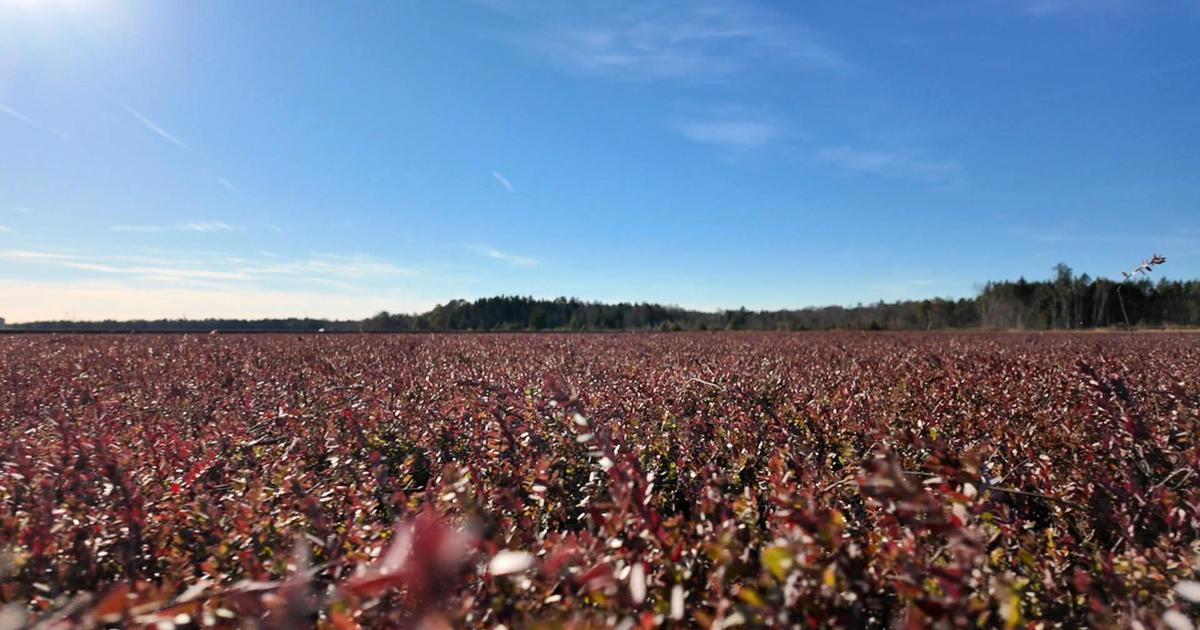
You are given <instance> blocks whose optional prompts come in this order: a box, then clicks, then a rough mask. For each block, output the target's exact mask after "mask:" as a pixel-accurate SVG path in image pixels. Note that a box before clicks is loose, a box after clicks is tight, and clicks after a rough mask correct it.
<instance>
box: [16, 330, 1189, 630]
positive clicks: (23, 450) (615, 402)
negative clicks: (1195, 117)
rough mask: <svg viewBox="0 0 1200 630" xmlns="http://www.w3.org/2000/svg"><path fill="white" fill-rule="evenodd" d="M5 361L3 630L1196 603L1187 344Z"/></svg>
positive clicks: (1094, 340)
mask: <svg viewBox="0 0 1200 630" xmlns="http://www.w3.org/2000/svg"><path fill="white" fill-rule="evenodd" d="M0 353H3V356H4V357H5V361H4V362H3V364H2V365H0V453H3V454H4V455H3V459H2V460H0V464H2V467H0V603H2V604H4V605H5V606H6V608H4V609H2V610H0V622H5V623H7V622H13V620H17V621H15V622H13V623H18V624H19V623H30V624H32V623H43V624H45V626H46V627H70V626H73V625H85V626H87V625H96V624H122V625H126V626H133V627H137V626H147V627H149V626H154V625H156V624H165V622H170V624H172V625H173V626H174V627H179V628H187V627H198V626H204V627H213V626H216V627H241V626H244V625H247V624H250V625H259V626H262V627H271V628H291V627H297V626H306V625H316V626H319V627H324V628H340V629H348V628H360V627H417V626H424V627H495V626H498V625H501V624H503V625H505V626H507V627H510V628H517V627H529V626H532V625H535V624H537V623H543V624H545V625H546V626H547V627H566V628H584V627H612V626H619V627H624V628H649V627H660V626H704V627H728V626H730V625H735V624H737V623H738V622H739V621H740V622H741V623H744V624H746V625H750V626H779V627H790V626H828V627H835V626H836V627H855V626H857V627H891V626H911V627H922V626H944V627H950V626H963V625H982V626H994V627H1009V628H1011V627H1018V626H1021V627H1024V626H1026V625H1036V623H1037V622H1039V621H1045V622H1047V623H1048V624H1050V625H1054V624H1061V625H1063V626H1067V627H1078V626H1089V625H1090V626H1114V627H1128V626H1132V625H1136V624H1141V625H1143V626H1144V627H1147V628H1150V627H1155V626H1159V625H1161V624H1162V623H1164V622H1163V615H1164V614H1167V622H1168V623H1176V624H1178V623H1181V621H1180V620H1182V619H1186V618H1187V617H1189V616H1192V617H1194V615H1195V613H1196V612H1197V609H1195V608H1193V607H1192V606H1194V604H1192V603H1189V601H1188V600H1186V599H1183V597H1187V596H1189V594H1195V593H1196V592H1197V588H1200V587H1196V585H1194V584H1193V583H1190V582H1186V581H1187V580H1195V579H1196V574H1197V570H1198V568H1200V538H1198V537H1197V532H1198V531H1200V523H1198V521H1197V507H1198V506H1200V492H1198V490H1197V488H1198V485H1197V483H1196V480H1197V478H1200V450H1198V448H1197V445H1198V440H1200V427H1198V425H1197V422H1198V421H1200V418H1198V414H1200V383H1198V382H1197V378H1198V375H1200V343H1198V342H1197V338H1196V337H1193V336H1190V335H1182V334H1180V335H1169V334H1161V335H1159V334H1154V335H1097V334H1090V335H1076V336H1068V335H1042V336H1032V335H999V334H997V335H985V334H966V335H948V334H946V335H943V334H937V335H918V334H881V335H871V334H760V333H755V334H703V333H698V334H672V335H622V334H614V335H546V336H533V335H450V336H309V337H303V338H301V337H295V336H204V337H195V336H183V337H181V336H144V335H138V336H7V337H0ZM1178 584H1184V586H1182V587H1176V585H1178ZM1173 587H1175V588H1176V590H1173ZM1181 594H1182V595H1181ZM1168 611H1170V612H1168Z"/></svg>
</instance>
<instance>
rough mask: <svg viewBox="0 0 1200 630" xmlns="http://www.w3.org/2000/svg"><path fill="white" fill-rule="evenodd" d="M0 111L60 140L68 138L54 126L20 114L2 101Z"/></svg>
mask: <svg viewBox="0 0 1200 630" xmlns="http://www.w3.org/2000/svg"><path fill="white" fill-rule="evenodd" d="M0 113H3V114H6V115H8V116H9V117H11V118H14V119H16V120H18V121H20V122H22V123H25V124H26V125H28V126H30V127H33V128H34V129H37V130H38V131H44V132H46V133H48V134H51V135H53V136H57V137H58V138H60V139H62V140H67V139H69V137H68V136H67V134H65V133H63V132H61V131H59V130H57V129H55V128H54V127H50V126H49V125H45V124H42V123H40V122H38V121H36V120H34V119H32V118H30V117H29V116H26V115H25V114H22V113H21V112H19V111H17V110H15V109H13V108H11V107H8V106H7V105H4V104H2V103H0Z"/></svg>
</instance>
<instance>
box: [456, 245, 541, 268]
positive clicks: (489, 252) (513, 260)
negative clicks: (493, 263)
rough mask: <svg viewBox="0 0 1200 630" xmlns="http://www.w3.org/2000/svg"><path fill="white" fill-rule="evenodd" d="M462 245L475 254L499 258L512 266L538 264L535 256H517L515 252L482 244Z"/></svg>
mask: <svg viewBox="0 0 1200 630" xmlns="http://www.w3.org/2000/svg"><path fill="white" fill-rule="evenodd" d="M464 247H466V248H467V249H469V250H471V251H473V252H475V253H476V254H478V255H480V256H483V257H484V258H490V259H492V260H499V261H501V262H505V263H508V264H509V265H512V266H513V267H533V266H534V265H537V264H538V261H537V259H536V258H529V257H526V256H518V255H516V254H509V253H507V252H502V251H500V250H498V249H495V248H493V247H486V246H483V245H464Z"/></svg>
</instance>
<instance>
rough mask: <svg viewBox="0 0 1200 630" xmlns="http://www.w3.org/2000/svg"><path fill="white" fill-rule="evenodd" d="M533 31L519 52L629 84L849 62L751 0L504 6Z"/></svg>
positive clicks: (520, 38)
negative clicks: (760, 66)
mask: <svg viewBox="0 0 1200 630" xmlns="http://www.w3.org/2000/svg"><path fill="white" fill-rule="evenodd" d="M500 8H501V10H503V11H505V12H507V13H510V14H511V15H512V16H514V17H515V18H516V19H519V20H522V21H525V22H526V23H530V22H532V26H531V27H529V28H526V29H525V30H523V31H521V32H519V33H517V34H515V35H513V37H512V39H513V41H515V42H516V43H517V45H518V46H520V47H521V48H523V49H525V50H527V51H529V52H531V53H533V54H535V55H537V56H539V57H541V58H543V59H545V60H546V61H547V62H549V63H551V64H554V65H557V66H559V67H562V68H564V69H568V70H571V71H575V72H583V73H595V74H606V75H611V76H614V77H619V78H629V79H681V78H715V77H720V76H725V75H730V74H732V73H734V72H737V71H739V70H743V69H746V68H748V67H750V66H752V65H754V64H757V63H777V64H780V65H785V66H788V67H791V68H798V69H806V70H812V69H840V68H847V67H849V66H850V64H849V62H848V61H847V60H846V59H845V57H844V56H843V55H842V54H841V53H840V52H839V51H837V50H835V49H834V48H832V47H831V46H830V45H829V44H827V43H825V42H824V40H823V38H822V37H821V36H820V35H818V34H817V33H816V32H815V31H813V30H812V29H810V28H808V27H807V26H805V25H803V24H800V23H798V22H796V21H794V20H791V19H789V18H787V17H786V16H783V15H781V14H777V13H775V12H774V11H771V10H768V9H765V8H760V7H757V6H755V5H752V4H750V3H747V2H724V1H719V0H705V1H698V2H687V3H665V4H661V3H642V2H628V3H618V4H617V5H616V6H612V5H606V6H605V7H603V10H597V11H588V10H587V9H586V8H585V7H581V6H580V5H577V4H571V5H570V8H569V9H566V10H561V11H558V12H555V11H550V12H546V11H533V12H530V11H528V10H521V9H515V8H513V7H511V6H503V5H501V7H500Z"/></svg>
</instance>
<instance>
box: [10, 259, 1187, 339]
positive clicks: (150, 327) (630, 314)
mask: <svg viewBox="0 0 1200 630" xmlns="http://www.w3.org/2000/svg"><path fill="white" fill-rule="evenodd" d="M1056 271H1057V275H1056V277H1055V279H1053V280H1048V281H1041V282H1027V281H1025V280H1024V279H1021V280H1018V281H1016V282H1007V281H1006V282H990V283H988V284H987V285H985V286H984V287H983V289H982V291H981V292H980V294H979V296H978V297H976V298H974V299H959V300H947V299H940V298H935V299H929V300H909V301H899V302H891V303H885V302H880V303H878V304H871V305H859V306H855V307H841V306H826V307H814V308H804V309H794V310H781V311H749V310H746V309H744V308H743V309H737V310H729V311H719V312H702V311H692V310H686V309H683V308H679V307H675V306H662V305H658V304H644V303H642V304H630V303H620V304H600V303H596V302H584V301H580V300H574V299H567V298H559V299H556V300H537V299H533V298H530V297H519V296H501V297H493V298H484V299H480V300H475V301H473V302H469V301H466V300H453V301H451V302H448V303H446V304H443V305H439V306H437V307H434V308H433V309H432V310H430V311H429V312H426V313H422V314H418V315H404V314H392V313H386V312H384V313H379V314H377V315H375V316H374V317H371V318H368V319H366V320H363V321H326V320H316V319H287V320H281V319H272V320H257V321H245V320H211V319H210V320H159V321H132V322H116V321H100V322H70V321H49V322H34V323H29V324H19V325H10V326H9V327H8V328H9V329H10V330H59V331H109V332H125V331H141V332H168V331H174V332H208V331H210V330H221V331H226V332H229V331H239V332H256V331H257V332H316V331H318V330H325V331H326V332H408V331H418V332H421V331H454V330H461V331H518V330H558V331H596V330H658V331H678V330H836V329H842V330H933V329H946V328H973V327H980V326H982V327H987V328H1015V329H1032V330H1059V329H1079V328H1094V327H1106V326H1115V325H1119V324H1124V323H1125V321H1126V320H1125V316H1126V315H1128V321H1129V323H1130V324H1132V325H1135V326H1200V280H1189V281H1170V280H1162V281H1160V282H1157V283H1151V282H1149V281H1148V280H1145V279H1141V280H1138V281H1135V282H1126V283H1124V284H1122V283H1118V282H1113V281H1111V280H1106V279H1103V278H1101V279H1095V280H1093V279H1091V278H1090V277H1088V276H1087V275H1086V274H1084V275H1082V276H1075V275H1073V274H1072V273H1071V270H1070V269H1069V268H1067V267H1066V266H1064V265H1059V266H1058V267H1057V268H1056ZM1118 291H1120V296H1118ZM1122 302H1124V304H1125V309H1126V312H1125V313H1122V311H1121V304H1122ZM0 322H2V320H0Z"/></svg>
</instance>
